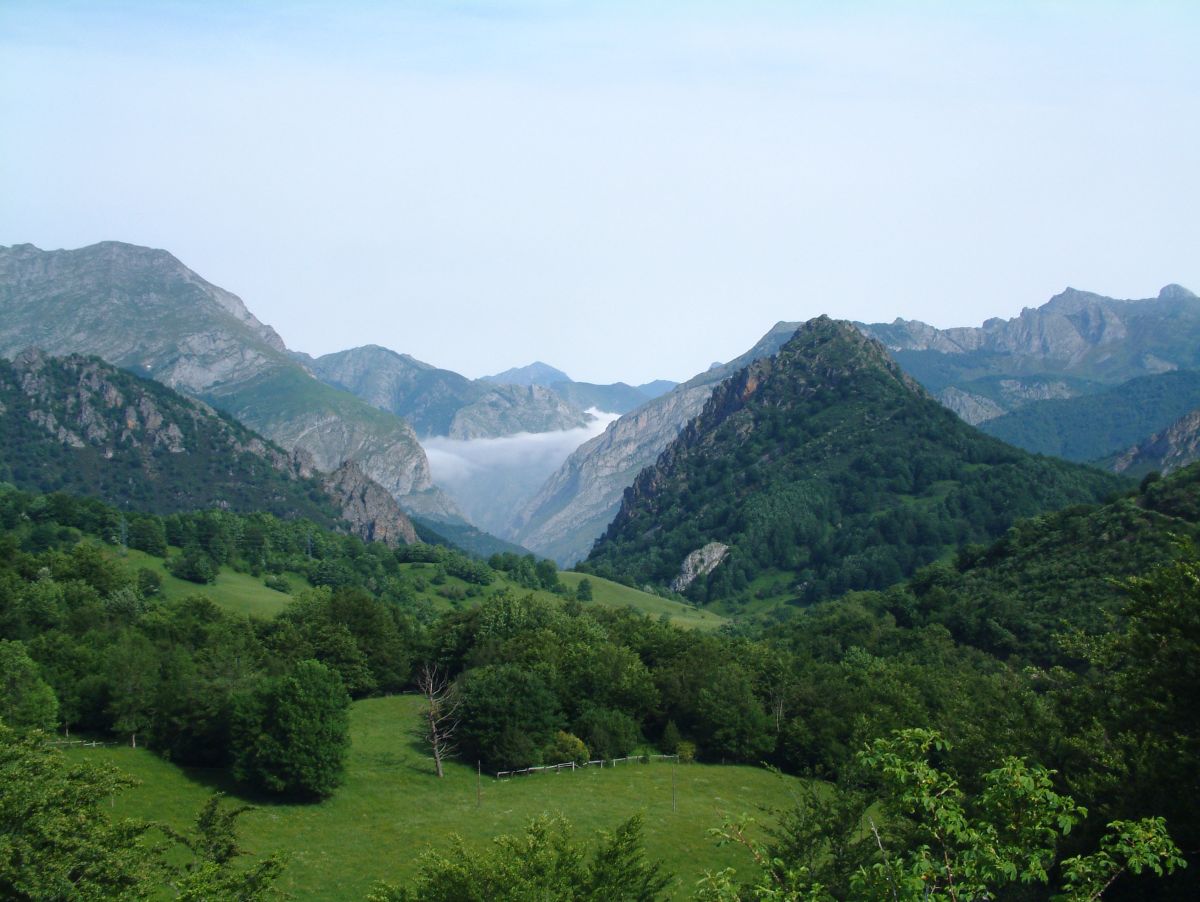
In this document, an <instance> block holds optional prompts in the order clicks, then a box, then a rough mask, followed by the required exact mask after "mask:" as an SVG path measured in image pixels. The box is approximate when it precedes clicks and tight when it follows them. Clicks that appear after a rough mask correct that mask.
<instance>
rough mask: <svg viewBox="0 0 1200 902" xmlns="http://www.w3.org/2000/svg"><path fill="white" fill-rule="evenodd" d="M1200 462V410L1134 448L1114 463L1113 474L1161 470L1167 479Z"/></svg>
mask: <svg viewBox="0 0 1200 902" xmlns="http://www.w3.org/2000/svg"><path fill="white" fill-rule="evenodd" d="M1197 460H1200V410H1193V411H1192V412H1191V413H1189V414H1187V415H1186V416H1184V417H1181V418H1180V419H1178V420H1176V421H1175V422H1174V423H1172V424H1171V425H1170V426H1168V427H1167V428H1166V429H1164V430H1163V431H1162V432H1159V433H1157V434H1155V435H1152V436H1151V437H1150V438H1148V439H1146V441H1144V442H1142V443H1140V444H1138V445H1135V446H1134V447H1132V448H1130V449H1129V450H1128V451H1126V452H1125V453H1123V454H1120V455H1118V456H1117V458H1116V459H1115V460H1114V461H1113V462H1112V470H1113V472H1114V473H1124V474H1126V475H1129V476H1142V475H1144V474H1146V473H1149V472H1151V471H1155V470H1156V471H1158V472H1159V473H1162V474H1163V475H1164V476H1165V475H1166V474H1168V473H1172V472H1174V471H1175V470H1179V469H1181V468H1183V467H1186V466H1187V465H1188V464H1190V463H1193V462H1194V461H1197Z"/></svg>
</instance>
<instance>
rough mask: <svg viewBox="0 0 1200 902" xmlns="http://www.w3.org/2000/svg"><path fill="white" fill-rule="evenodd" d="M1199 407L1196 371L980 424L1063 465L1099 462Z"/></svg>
mask: <svg viewBox="0 0 1200 902" xmlns="http://www.w3.org/2000/svg"><path fill="white" fill-rule="evenodd" d="M1197 407H1200V371H1196V370H1175V371H1173V372H1169V373H1161V374H1159V375H1157V376H1139V377H1137V378H1136V379H1130V380H1129V381H1128V382H1122V383H1121V384H1120V385H1118V386H1115V387H1113V388H1106V389H1104V390H1103V391H1099V392H1097V393H1095V394H1088V395H1082V396H1080V397H1077V398H1064V399H1053V400H1047V401H1030V402H1029V403H1027V404H1025V405H1023V406H1021V407H1018V408H1017V409H1016V410H1014V411H1012V412H1011V413H1007V414H1004V415H1003V416H999V417H996V418H995V419H991V420H988V421H987V422H985V423H981V424H980V427H979V428H980V429H982V430H983V431H984V432H986V433H987V434H988V435H992V436H995V437H996V438H998V439H1000V440H1001V441H1005V442H1008V443H1009V444H1010V445H1016V446H1017V447H1018V448H1024V449H1025V450H1026V451H1033V452H1034V453H1036V454H1052V455H1054V456H1055V457H1061V458H1064V459H1066V460H1074V461H1079V462H1080V463H1083V462H1086V461H1094V460H1099V459H1100V458H1103V457H1107V456H1109V455H1111V454H1115V453H1117V452H1119V451H1125V450H1126V449H1128V448H1129V447H1130V446H1131V445H1133V444H1135V443H1137V442H1138V441H1139V440H1141V439H1143V438H1145V437H1146V436H1147V435H1150V434H1152V433H1155V432H1157V431H1159V430H1161V429H1164V428H1165V427H1167V426H1168V425H1170V424H1171V423H1172V422H1174V421H1175V420H1177V419H1179V417H1181V416H1183V415H1184V414H1186V413H1188V412H1189V411H1191V410H1193V409H1195V408H1197Z"/></svg>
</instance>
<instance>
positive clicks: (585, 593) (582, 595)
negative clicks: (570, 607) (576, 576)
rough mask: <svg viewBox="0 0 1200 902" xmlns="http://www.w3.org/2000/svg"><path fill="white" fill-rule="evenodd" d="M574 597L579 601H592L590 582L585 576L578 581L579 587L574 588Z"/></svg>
mask: <svg viewBox="0 0 1200 902" xmlns="http://www.w3.org/2000/svg"><path fill="white" fill-rule="evenodd" d="M575 597H576V598H578V599H579V600H580V601H591V600H592V581H591V580H590V579H588V578H587V577H586V576H585V577H584V578H583V579H581V580H580V581H579V585H577V586H576V587H575Z"/></svg>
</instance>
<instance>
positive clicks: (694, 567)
mask: <svg viewBox="0 0 1200 902" xmlns="http://www.w3.org/2000/svg"><path fill="white" fill-rule="evenodd" d="M728 556H729V546H728V545H722V544H721V543H720V542H709V543H708V544H707V545H705V546H704V547H703V548H697V549H696V550H695V551H693V552H692V553H691V554H689V555H688V556H687V557H685V558H684V559H683V566H682V567H680V568H679V575H678V576H677V577H675V579H673V580H672V581H671V591H672V592H686V591H687V587H688V586H690V585H691V584H692V583H693V582H695V581H696V578H697V577H700V576H708V574H710V573H712V572H713V571H714V570H716V569H717V566H718V565H719V564H720V563H721V561H723V560H725V558H726V557H728Z"/></svg>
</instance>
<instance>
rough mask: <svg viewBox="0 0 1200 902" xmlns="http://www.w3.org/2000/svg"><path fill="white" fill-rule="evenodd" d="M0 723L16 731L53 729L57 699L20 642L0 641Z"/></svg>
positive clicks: (56, 716) (56, 712)
mask: <svg viewBox="0 0 1200 902" xmlns="http://www.w3.org/2000/svg"><path fill="white" fill-rule="evenodd" d="M0 721H3V722H4V723H6V724H9V725H10V726H13V727H17V728H18V729H27V728H31V727H32V728H37V729H42V730H47V731H49V730H53V729H54V727H55V726H57V724H58V699H57V698H56V697H55V695H54V690H53V689H51V688H50V686H49V685H47V684H46V681H45V680H43V679H42V677H41V674H40V673H39V672H38V666H37V664H35V663H34V662H33V661H32V660H31V659H30V657H29V655H28V653H27V652H26V651H25V646H24V645H23V644H22V643H20V642H7V641H5V640H3V639H0Z"/></svg>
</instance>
